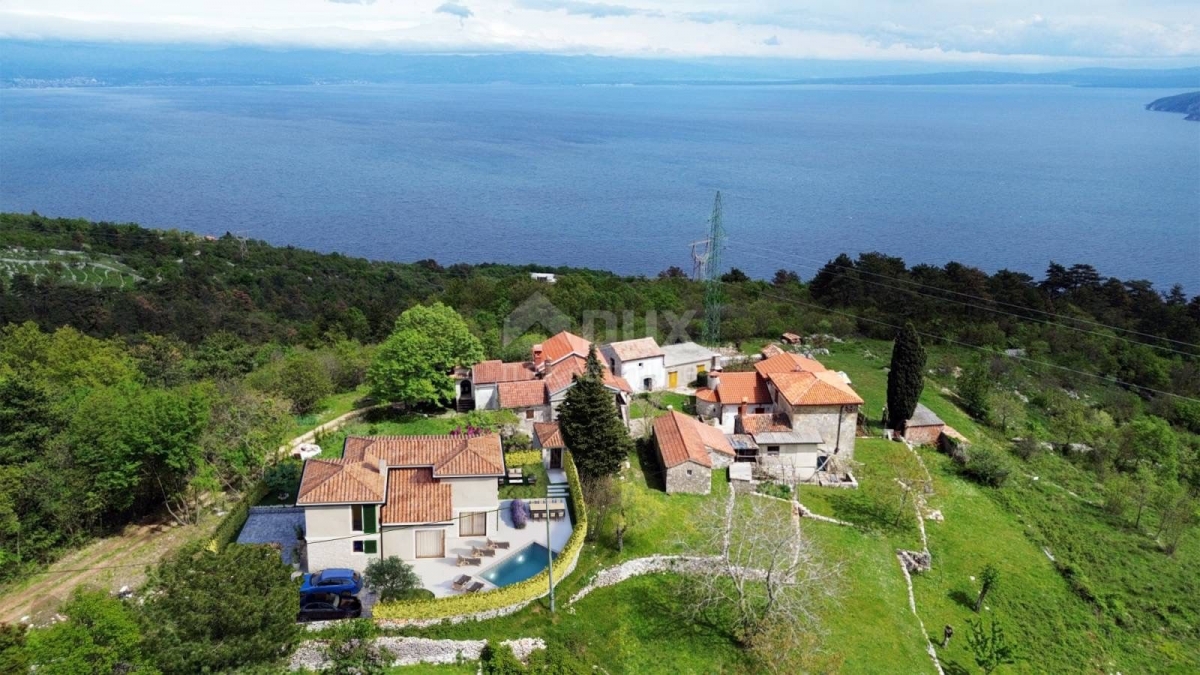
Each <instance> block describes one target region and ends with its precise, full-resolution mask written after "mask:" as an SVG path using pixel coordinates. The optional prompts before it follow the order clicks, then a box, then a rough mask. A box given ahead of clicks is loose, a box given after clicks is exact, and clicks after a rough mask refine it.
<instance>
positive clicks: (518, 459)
mask: <svg viewBox="0 0 1200 675" xmlns="http://www.w3.org/2000/svg"><path fill="white" fill-rule="evenodd" d="M541 463H542V451H541V450H524V451H521V452H506V453H504V465H505V466H507V467H510V468H511V467H514V466H529V465H530V464H541Z"/></svg>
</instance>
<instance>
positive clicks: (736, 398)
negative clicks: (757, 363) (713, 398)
mask: <svg viewBox="0 0 1200 675" xmlns="http://www.w3.org/2000/svg"><path fill="white" fill-rule="evenodd" d="M720 381H721V383H720V385H719V386H718V387H717V397H718V398H719V399H721V403H722V404H723V405H738V404H740V403H743V402H744V403H771V392H770V391H769V390H768V389H767V383H766V382H765V381H763V379H762V378H761V377H759V376H758V373H721V375H720Z"/></svg>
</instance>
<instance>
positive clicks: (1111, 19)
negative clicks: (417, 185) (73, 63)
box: [0, 0, 1200, 66]
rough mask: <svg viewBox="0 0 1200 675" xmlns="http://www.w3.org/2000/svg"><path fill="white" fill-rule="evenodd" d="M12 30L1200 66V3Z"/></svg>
mask: <svg viewBox="0 0 1200 675" xmlns="http://www.w3.org/2000/svg"><path fill="white" fill-rule="evenodd" d="M0 37H9V38H20V39H68V40H100V41H122V42H153V43H164V42H165V43H174V42H181V43H205V44H213V43H215V44H250V45H269V46H305V47H330V48H339V49H346V48H350V49H370V50H385V49H386V50H408V51H454V52H496V51H513V50H520V51H544V52H556V53H591V54H612V55H624V56H650V57H653V56H664V57H676V58H678V57H689V56H761V57H777V58H817V59H851V60H874V61H882V60H904V61H932V62H978V63H985V64H986V63H1004V62H1007V63H1019V62H1024V63H1029V64H1036V63H1039V62H1045V63H1050V62H1055V63H1061V62H1078V63H1089V62H1095V63H1105V62H1120V63H1123V64H1129V63H1137V62H1144V63H1146V65H1148V66H1149V65H1154V64H1166V63H1170V64H1175V65H1188V64H1190V63H1198V64H1200V9H1198V3H1197V2H1196V0H1141V1H1133V2H1120V1H1117V0H1041V1H1039V0H914V1H908V2H906V1H902V0H875V1H867V0H838V1H836V2H801V1H796V0H738V1H727V2H711V1H707V0H611V1H607V0H606V1H597V2H593V1H591V0H0Z"/></svg>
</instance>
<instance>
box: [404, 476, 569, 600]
mask: <svg viewBox="0 0 1200 675" xmlns="http://www.w3.org/2000/svg"><path fill="white" fill-rule="evenodd" d="M510 501H511V500H508V499H504V500H501V502H500V516H501V518H500V522H499V523H498V527H497V528H496V529H493V522H494V521H491V519H489V523H488V533H487V536H485V537H446V555H447V556H449V557H447V558H422V559H418V560H414V561H411V562H412V567H413V570H414V571H415V572H416V573H417V575H418V576H419V577H421V582H422V584H423V585H424V586H425V588H428V589H429V590H431V591H433V594H434V595H435V596H437V597H439V598H440V597H446V596H449V595H460V594H461V591H456V590H454V589H453V588H452V587H451V583H453V581H454V579H455V578H457V577H458V576H459V575H460V574H466V575H469V576H470V577H471V580H472V583H473V582H475V581H482V582H483V590H482V591H480V592H481V593H482V592H486V591H488V590H492V589H494V588H496V587H495V586H494V585H492V584H491V583H490V582H489V581H487V580H486V579H484V578H483V573H484V572H486V571H487V570H488V569H489V568H491V567H492V566H494V565H498V564H500V563H501V562H502V561H504V560H506V559H508V558H509V557H510V556H512V555H514V554H516V553H518V552H519V551H521V550H522V549H524V548H525V547H526V546H529V545H530V544H533V543H538V544H541V545H542V546H545V545H546V523H545V522H543V521H536V520H531V521H529V523H528V524H527V525H526V526H525V529H522V530H518V529H517V528H515V527H513V525H512V517H511V516H510V515H509V508H508V505H509V502H510ZM571 529H572V523H571V514H570V512H569V511H568V513H567V516H566V517H565V518H563V519H562V520H552V521H550V548H551V549H553V550H554V551H555V552H558V551H561V550H562V548H563V547H564V546H566V545H567V540H568V539H570V538H571ZM487 539H492V540H493V541H507V542H508V543H509V548H508V550H497V551H496V556H495V557H485V558H483V564H482V565H480V566H479V567H476V566H474V565H466V566H463V567H459V566H458V558H457V557H456V556H458V555H462V556H469V555H471V547H472V546H479V547H481V548H482V547H483V546H484V545H485V544H486V540H487Z"/></svg>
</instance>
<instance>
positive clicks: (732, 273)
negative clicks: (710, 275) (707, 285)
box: [721, 267, 750, 284]
mask: <svg viewBox="0 0 1200 675" xmlns="http://www.w3.org/2000/svg"><path fill="white" fill-rule="evenodd" d="M743 281H750V277H749V276H747V275H746V273H745V272H743V271H741V270H740V269H738V268H736V267H734V268H731V269H730V270H729V271H728V272H726V273H725V274H722V275H721V282H722V283H726V284H737V283H741V282H743Z"/></svg>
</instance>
